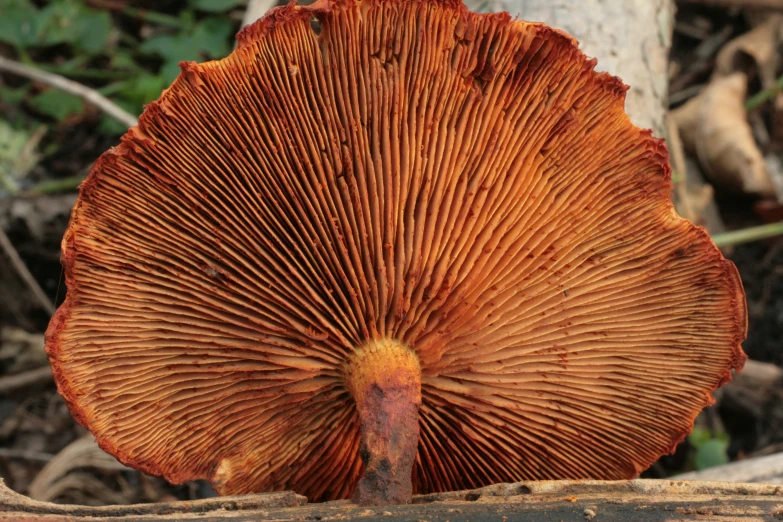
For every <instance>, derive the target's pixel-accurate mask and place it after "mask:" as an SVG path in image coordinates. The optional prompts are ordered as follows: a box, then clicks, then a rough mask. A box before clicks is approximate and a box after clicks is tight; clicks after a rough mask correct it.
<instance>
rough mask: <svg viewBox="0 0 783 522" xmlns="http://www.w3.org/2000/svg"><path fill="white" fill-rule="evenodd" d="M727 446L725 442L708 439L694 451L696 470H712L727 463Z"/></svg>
mask: <svg viewBox="0 0 783 522" xmlns="http://www.w3.org/2000/svg"><path fill="white" fill-rule="evenodd" d="M728 447H729V444H728V442H727V441H724V440H719V439H710V440H708V441H707V442H705V443H704V444H702V445H701V446H700V447H699V449H698V450H696V458H695V460H694V464H695V466H696V469H697V470H702V469H707V468H714V467H715V466H721V465H723V464H727V463H728V462H729V456H728V454H727V453H726V450H727V449H728Z"/></svg>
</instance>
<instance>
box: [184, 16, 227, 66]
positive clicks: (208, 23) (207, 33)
mask: <svg viewBox="0 0 783 522" xmlns="http://www.w3.org/2000/svg"><path fill="white" fill-rule="evenodd" d="M233 32H234V26H233V24H232V23H231V22H230V21H229V20H227V19H225V18H218V17H215V16H212V17H209V18H205V19H203V20H201V21H200V22H199V23H197V24H196V27H195V28H194V30H193V36H192V39H193V42H194V43H195V44H196V45H197V46H198V48H199V50H201V51H204V52H205V53H206V54H207V55H208V56H209V57H210V58H223V57H224V56H226V55H227V54H228V53H230V52H231V47H229V40H230V38H231V37H232V36H233V34H232V33H233Z"/></svg>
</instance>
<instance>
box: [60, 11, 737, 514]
mask: <svg viewBox="0 0 783 522" xmlns="http://www.w3.org/2000/svg"><path fill="white" fill-rule="evenodd" d="M312 20H316V21H317V22H318V27H317V28H314V26H313V25H312V24H311V21H312ZM593 66H594V62H593V61H591V60H588V59H587V58H585V56H584V55H583V54H582V53H581V52H580V51H579V50H578V49H577V47H576V45H575V43H574V41H573V40H572V39H571V38H569V37H568V36H566V35H564V34H562V33H560V32H558V31H555V30H553V29H550V28H548V27H546V26H544V25H541V24H533V23H527V22H520V21H514V20H511V18H510V17H509V16H508V15H507V14H495V15H479V14H474V13H471V12H469V11H467V10H466V9H465V8H464V6H463V5H462V4H461V3H459V2H454V1H445V0H441V1H435V2H424V1H414V0H394V1H392V0H370V1H361V2H359V1H354V0H339V1H337V2H330V1H327V0H321V1H320V2H318V3H317V4H315V5H313V6H312V7H309V8H308V7H297V6H288V7H283V8H278V9H275V10H273V11H271V12H270V13H269V14H268V15H267V16H266V17H264V18H263V19H262V20H261V21H259V22H257V23H256V24H254V25H253V26H250V27H248V28H246V29H245V30H243V31H242V33H241V34H240V35H239V46H238V48H237V50H236V51H235V52H234V53H233V54H232V55H231V56H229V57H228V58H226V59H224V60H220V61H216V62H210V63H205V64H200V65H197V64H194V63H183V64H182V69H183V72H182V74H181V75H180V77H179V78H178V79H177V80H176V82H175V83H174V84H173V85H172V86H171V87H170V88H169V89H168V90H167V91H166V92H165V93H164V94H163V95H162V96H161V98H160V99H159V100H158V101H157V102H155V103H153V104H151V105H150V106H148V107H147V109H146V110H145V112H144V114H143V115H142V117H141V119H140V122H139V125H138V127H134V128H132V129H131V130H130V131H129V132H128V133H127V134H126V135H125V136H124V137H123V139H122V144H121V145H120V146H118V147H116V148H114V149H112V150H111V151H109V152H107V153H106V154H104V155H103V156H102V157H101V158H100V159H99V160H98V161H97V162H96V164H95V166H94V168H93V170H92V172H91V174H90V176H89V177H88V179H87V180H86V181H85V182H84V184H83V186H82V188H81V194H80V198H79V201H78V203H77V205H76V207H75V209H74V212H73V216H72V219H71V224H70V226H69V228H68V231H67V233H66V236H65V238H64V240H63V263H64V265H65V274H66V282H67V285H68V297H67V300H66V302H65V304H64V305H63V306H62V307H61V308H60V309H59V310H58V312H57V315H56V316H55V318H54V319H53V320H52V323H51V325H50V327H49V330H48V331H47V350H48V353H49V357H50V360H51V362H52V366H53V370H54V375H55V378H56V380H57V384H58V387H59V390H60V392H61V393H62V395H63V396H64V397H65V399H66V401H67V403H68V405H69V407H70V409H71V411H72V412H73V414H74V416H75V417H76V418H77V420H78V421H79V422H81V423H82V424H84V425H85V426H86V427H88V428H89V429H90V430H91V431H92V432H93V433H94V434H95V436H96V438H97V440H98V442H99V444H100V445H101V447H103V448H104V449H105V450H106V451H108V452H109V453H111V454H113V455H115V456H116V457H117V458H118V459H119V460H120V461H122V462H124V463H126V464H128V465H131V466H134V467H137V468H139V469H142V470H144V471H146V472H148V473H152V474H155V475H162V476H164V477H166V478H167V479H168V480H170V481H172V482H182V481H185V480H189V479H197V478H206V479H208V480H210V481H212V482H213V484H215V487H216V488H217V489H218V491H220V492H221V493H243V492H256V491H272V490H281V489H292V490H294V491H297V492H299V493H302V494H305V495H307V496H308V497H309V498H310V499H336V498H348V497H351V496H354V498H356V499H358V500H359V501H362V502H366V503H373V502H377V501H378V497H373V498H372V499H370V500H367V497H366V495H365V493H366V492H367V491H368V489H367V488H370V490H372V488H373V487H376V488H380V490H382V491H380V493H381V497H382V498H383V499H386V501H390V502H401V501H402V502H404V501H406V499H407V498H409V495H410V492H411V491H412V492H419V493H426V492H435V491H445V490H456V489H463V488H473V487H479V486H484V485H487V484H490V483H495V482H504V481H505V482H508V481H515V480H521V479H551V478H573V479H578V478H604V479H618V478H629V477H633V476H635V475H637V474H638V473H639V472H641V471H642V470H643V469H645V468H646V467H647V466H649V465H650V464H651V463H652V462H653V461H654V460H655V459H656V458H657V457H658V456H660V455H661V454H664V453H666V452H669V451H671V450H672V449H673V448H674V446H675V445H676V444H677V443H678V442H679V441H680V440H682V438H683V437H684V436H685V435H686V434H687V433H688V432H689V430H690V429H691V427H692V425H693V421H694V418H695V416H696V414H697V413H698V412H699V411H700V410H701V409H702V408H703V407H704V406H706V405H708V404H710V403H711V402H712V401H713V399H712V396H711V391H712V390H714V389H715V388H717V387H718V386H720V385H722V384H724V383H725V382H726V381H728V380H729V379H730V376H731V373H730V372H731V370H732V369H739V368H741V366H742V364H743V361H744V359H745V356H744V354H743V352H742V349H741V348H740V343H741V342H742V340H743V339H744V337H745V332H746V305H745V299H744V293H743V290H742V286H741V283H740V279H739V277H738V274H737V272H736V269H735V268H734V266H733V265H732V264H731V263H730V262H728V261H726V260H724V259H723V257H722V256H721V254H720V252H719V251H718V249H717V248H716V247H715V246H714V245H713V244H712V242H711V241H710V239H709V237H708V235H707V233H706V232H705V231H704V230H703V229H701V228H699V227H696V226H694V225H693V224H691V223H689V222H687V221H685V220H683V219H681V218H680V217H678V216H677V215H676V213H675V212H674V210H673V207H672V204H671V203H670V201H669V191H670V188H671V183H670V169H669V166H668V163H667V153H666V149H665V147H664V145H663V143H662V141H661V140H658V139H656V138H653V137H651V135H650V133H649V132H648V131H643V130H640V129H638V128H636V127H634V126H633V125H632V124H631V123H630V122H629V120H628V118H627V117H626V115H625V114H624V112H623V102H624V93H625V90H626V87H625V86H624V85H623V84H622V82H620V80H618V79H616V78H613V77H611V76H608V75H606V74H599V73H596V72H594V71H593ZM365 468H366V469H365ZM363 475H364V479H363V482H362V485H360V486H358V489H357V484H359V483H360V478H361V477H362V476H363ZM406 481H408V482H407V483H406ZM378 484H381V486H378ZM370 492H371V493H372V494H373V495H374V494H376V493H378V491H375V492H374V493H373V491H370ZM384 495H385V496H384Z"/></svg>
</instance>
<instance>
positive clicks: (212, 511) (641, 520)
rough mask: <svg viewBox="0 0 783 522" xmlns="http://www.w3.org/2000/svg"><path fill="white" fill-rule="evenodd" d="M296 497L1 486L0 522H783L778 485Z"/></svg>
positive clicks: (542, 486)
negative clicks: (139, 497) (385, 498)
mask: <svg viewBox="0 0 783 522" xmlns="http://www.w3.org/2000/svg"><path fill="white" fill-rule="evenodd" d="M286 495H288V496H286ZM296 498H297V497H295V496H292V495H291V493H290V492H287V493H276V494H264V495H248V496H244V497H232V498H227V499H211V500H208V501H194V502H177V503H169V504H151V505H144V504H141V505H136V506H107V507H89V506H69V505H64V506H62V505H56V504H48V503H43V502H33V501H30V500H29V499H25V498H24V497H22V496H20V495H16V494H15V493H12V492H9V490H7V489H5V487H4V486H3V485H2V483H1V482H0V520H13V521H14V522H19V521H30V522H52V521H60V520H63V521H64V520H67V521H69V522H70V521H79V520H85V522H86V521H90V522H109V521H112V522H143V521H149V520H163V521H179V522H186V521H187V522H206V521H210V522H222V521H226V522H229V521H231V522H255V521H257V520H275V521H278V522H288V521H291V522H293V521H300V520H341V521H350V520H365V521H370V520H372V521H375V520H379V521H383V522H403V521H405V522H408V521H410V520H420V521H432V522H436V521H437V522H446V521H461V520H470V521H471V522H497V521H498V520H514V521H518V522H560V521H578V522H582V521H584V520H589V518H588V517H589V515H590V514H591V513H594V514H595V516H594V517H592V519H593V520H595V521H596V522H599V521H600V522H660V521H664V520H665V521H684V522H707V521H709V522H735V521H736V522H769V521H774V520H780V519H782V518H783V486H768V485H761V484H729V483H720V482H681V481H658V480H632V481H621V482H595V481H588V482H569V481H543V482H522V483H516V484H498V485H496V486H490V487H487V488H482V489H479V490H472V491H460V492H455V493H445V494H438V495H428V496H423V497H417V498H414V503H413V504H411V505H407V506H381V507H376V508H366V507H360V506H355V505H351V504H349V503H347V502H345V501H337V502H327V503H323V504H307V505H301V504H300V505H298V507H297V504H296V503H295V502H296V500H295V499H296ZM298 498H299V499H301V497H298ZM301 500H303V499H301ZM292 501H293V503H292Z"/></svg>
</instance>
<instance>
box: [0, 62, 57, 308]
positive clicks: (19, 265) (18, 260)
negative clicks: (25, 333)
mask: <svg viewBox="0 0 783 522" xmlns="http://www.w3.org/2000/svg"><path fill="white" fill-rule="evenodd" d="M0 60H3V57H2V56H0ZM0 248H2V250H4V251H5V253H6V255H7V256H8V259H10V260H11V263H12V264H13V265H14V268H16V271H17V272H18V273H19V276H20V277H21V278H22V279H24V282H25V284H27V287H28V288H29V289H30V291H31V292H32V293H33V295H35V297H36V299H38V302H39V303H40V304H41V306H42V307H43V309H44V310H46V311H47V312H49V315H53V314H54V310H55V307H54V303H53V302H52V300H51V299H49V296H47V295H46V292H44V291H43V288H41V285H39V284H38V281H36V280H35V277H33V274H31V273H30V269H28V268H27V265H26V264H25V263H24V261H23V260H22V257H21V256H20V255H19V252H17V251H16V247H14V245H13V243H11V240H10V239H8V236H7V235H6V233H5V230H3V228H2V227H0Z"/></svg>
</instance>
